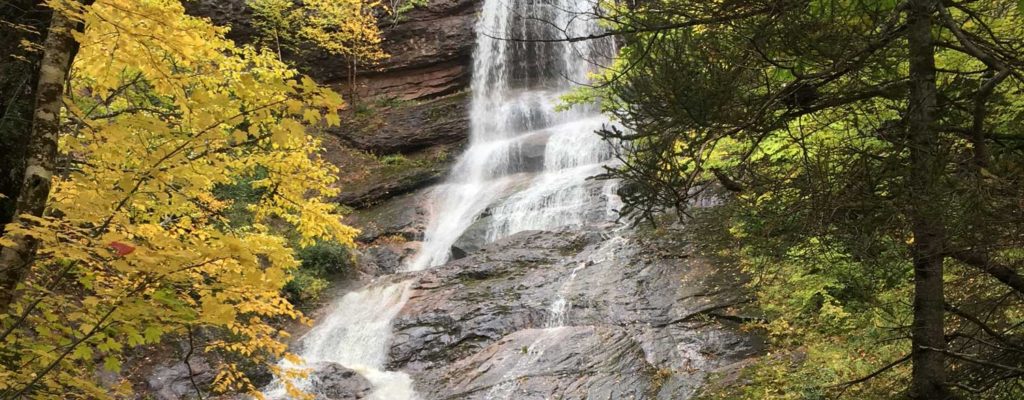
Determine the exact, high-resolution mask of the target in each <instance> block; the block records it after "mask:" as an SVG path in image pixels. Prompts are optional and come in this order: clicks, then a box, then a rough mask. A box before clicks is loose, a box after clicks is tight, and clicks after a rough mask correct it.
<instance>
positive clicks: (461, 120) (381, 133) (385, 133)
mask: <svg viewBox="0 0 1024 400" xmlns="http://www.w3.org/2000/svg"><path fill="white" fill-rule="evenodd" d="M466 94H467V93H466V92H463V93H460V94H456V95H452V96H446V97H442V98H439V99H435V100H429V101H424V102H413V103H411V104H410V102H399V103H398V104H396V105H394V106H382V107H374V108H371V109H369V111H367V112H365V113H364V115H354V116H351V117H349V118H345V119H343V121H342V124H341V125H340V126H338V127H332V128H328V129H327V132H328V133H331V134H334V135H337V136H338V137H339V138H341V139H342V141H344V142H345V143H346V144H348V145H349V146H352V147H354V148H357V149H360V150H365V151H369V152H372V153H374V154H393V153H410V152H415V151H419V150H422V149H425V148H428V147H432V146H438V145H449V144H456V143H462V142H464V141H466V140H467V139H468V137H469V111H468V105H469V96H467V95H466Z"/></svg>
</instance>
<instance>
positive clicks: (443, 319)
mask: <svg viewBox="0 0 1024 400" xmlns="http://www.w3.org/2000/svg"><path fill="white" fill-rule="evenodd" d="M408 276H409V275H408V274H406V275H403V277H405V278H403V279H408ZM413 276H416V278H415V279H414V280H413V283H412V284H411V294H410V297H409V301H408V302H407V303H406V305H405V307H404V308H403V309H402V312H401V313H399V315H398V316H397V317H396V319H395V321H394V323H393V330H394V336H393V339H392V344H391V348H390V355H389V359H390V364H389V365H390V366H389V367H390V368H393V369H402V370H404V371H406V372H408V373H410V374H411V375H412V376H413V377H414V379H415V381H416V382H417V390H418V391H419V392H420V393H422V394H423V396H424V397H425V398H431V399H435V398H436V399H445V398H460V399H461V398H471V399H502V398H504V399H534V398H536V399H543V398H579V399H583V398H648V399H653V398H663V399H684V398H687V397H688V396H689V395H690V394H692V392H693V391H694V390H696V389H697V388H698V387H699V386H700V384H701V382H702V381H703V379H704V378H705V376H706V375H707V373H709V372H710V371H713V370H715V369H717V368H721V367H725V366H727V365H729V364H731V363H733V362H738V361H740V360H742V359H743V358H745V357H747V356H749V355H750V354H753V353H755V352H756V351H757V350H758V349H759V348H760V345H759V342H758V340H757V338H756V337H754V336H752V335H749V334H744V333H740V332H738V331H737V330H736V329H735V326H736V325H735V322H734V320H735V319H737V317H736V315H734V314H733V313H737V312H738V310H739V309H741V306H742V304H743V303H744V302H745V301H746V298H745V297H744V295H743V293H742V291H740V290H736V288H737V287H738V285H739V284H740V283H741V281H742V277H741V276H736V275H734V274H732V272H731V271H721V270H718V269H716V268H715V267H714V266H713V265H712V264H711V263H709V262H708V260H706V259H703V258H700V257H696V256H694V255H693V254H692V250H691V249H690V246H689V245H688V244H687V243H685V242H682V241H680V240H678V239H672V238H671V237H644V236H642V235H637V234H635V233H631V232H621V231H620V232H609V231H607V230H606V229H603V228H602V227H591V229H590V230H589V231H588V232H582V231H578V230H567V231H561V232H539V231H528V232H521V233H519V234H516V235H513V236H512V237H510V238H508V239H504V240H500V241H498V242H496V243H493V244H491V245H488V246H486V247H485V248H484V249H482V250H480V251H479V252H477V253H474V254H471V255H469V256H467V257H466V258H463V259H460V260H456V261H453V262H450V263H448V264H445V265H443V266H440V267H436V268H433V269H430V270H427V271H423V272H418V273H415V274H413ZM510 382H514V384H510ZM609 396H610V397H609Z"/></svg>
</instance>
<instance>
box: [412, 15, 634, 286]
mask: <svg viewBox="0 0 1024 400" xmlns="http://www.w3.org/2000/svg"><path fill="white" fill-rule="evenodd" d="M596 7H597V5H596V3H595V2H592V1H591V0H486V1H485V2H484V5H483V10H482V11H481V15H480V20H479V21H478V23H477V27H476V31H477V39H476V40H477V46H476V51H475V54H474V64H473V81H472V91H473V93H472V95H473V97H472V104H471V107H470V121H471V124H470V129H471V131H470V143H469V147H468V149H467V150H466V151H465V153H463V155H462V156H461V157H460V158H459V160H458V161H457V162H456V164H455V166H454V167H453V168H452V171H451V174H450V175H449V177H448V179H447V181H446V182H445V183H444V184H443V185H440V186H439V187H437V188H436V189H435V190H434V192H433V195H432V199H431V201H430V205H429V207H428V208H429V212H430V222H429V223H428V224H427V230H426V232H425V238H424V243H423V247H422V248H421V250H420V252H419V254H418V255H417V256H416V258H415V259H413V260H412V262H411V263H410V264H409V266H408V267H409V268H410V269H411V270H420V269H424V268H426V267H429V266H435V265H440V264H443V263H444V262H445V261H447V260H448V259H449V257H450V253H451V247H452V245H453V244H455V242H456V241H457V240H458V239H459V237H460V236H461V235H462V234H463V233H464V232H465V231H466V230H467V229H468V228H469V227H470V226H472V225H473V224H480V223H483V224H486V227H485V230H486V234H485V236H486V240H487V241H494V240H497V239H500V238H502V237H505V236H508V235H511V234H513V233H516V232H520V231H524V230H531V229H552V228H558V227H564V226H578V225H582V224H585V223H591V222H597V221H600V220H605V219H608V218H609V216H610V214H614V213H610V212H609V210H608V207H607V205H608V204H609V203H610V202H614V201H615V200H614V199H612V197H614V195H613V192H614V190H610V188H611V186H613V185H615V183H614V182H600V183H598V182H594V181H592V180H588V179H587V178H589V177H592V176H594V175H596V174H599V173H601V172H602V171H603V166H604V165H606V164H607V163H608V162H609V160H610V159H611V151H610V148H609V147H608V145H607V144H606V143H604V142H603V141H602V140H601V139H600V138H599V137H598V136H597V135H596V134H595V133H594V131H595V130H597V129H599V128H601V126H602V125H603V124H607V123H608V120H607V119H606V118H604V117H603V116H602V115H601V113H600V112H599V110H598V109H597V108H596V107H594V106H575V107H572V108H571V109H569V110H565V111H561V112H557V111H555V108H556V106H557V105H558V104H559V103H560V101H561V97H562V96H563V95H565V94H566V93H568V92H570V91H571V90H573V88H574V87H575V85H577V84H578V83H580V82H586V81H587V78H588V74H590V73H592V72H595V71H596V70H597V69H598V68H599V65H598V64H600V63H603V62H606V61H607V60H609V59H610V56H611V53H612V51H613V50H614V46H613V43H612V41H611V39H599V40H587V41H582V42H577V43H569V42H567V41H543V40H545V39H559V38H566V37H582V36H588V35H593V34H598V33H600V32H601V28H600V26H599V25H598V23H597V21H596V19H595V18H594V17H593V15H594V13H595V10H596ZM538 40H541V41H538Z"/></svg>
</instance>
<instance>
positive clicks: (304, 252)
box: [284, 242, 355, 305]
mask: <svg viewBox="0 0 1024 400" xmlns="http://www.w3.org/2000/svg"><path fill="white" fill-rule="evenodd" d="M296 256H297V257H298V258H299V260H300V261H301V265H300V266H299V268H298V270H296V272H295V273H294V274H293V279H292V280H291V281H289V282H288V283H287V284H286V285H285V287H284V292H285V294H286V295H287V296H288V299H289V300H290V301H292V302H293V303H295V304H300V305H310V304H315V303H316V302H317V301H318V300H320V296H321V295H322V294H323V292H324V290H325V289H327V287H328V286H330V282H329V279H330V278H336V277H337V276H339V275H346V274H349V273H351V272H352V271H353V269H354V268H355V265H354V260H353V255H352V253H351V252H350V251H349V248H348V247H346V246H344V245H341V244H338V243H333V242H319V243H317V244H314V245H312V246H308V247H304V248H302V249H300V250H299V251H298V253H297V254H296Z"/></svg>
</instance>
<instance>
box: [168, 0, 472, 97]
mask: <svg viewBox="0 0 1024 400" xmlns="http://www.w3.org/2000/svg"><path fill="white" fill-rule="evenodd" d="M479 4H480V0H429V1H428V2H427V4H426V5H424V6H417V7H415V8H413V9H412V10H410V11H407V12H404V13H402V14H401V15H398V16H397V17H396V16H381V17H380V18H379V22H380V27H381V30H382V32H383V36H384V41H383V43H382V46H383V48H384V51H385V52H386V53H388V55H389V57H388V58H387V59H385V60H383V61H381V62H379V63H378V64H377V65H372V66H362V67H360V68H362V69H364V71H360V72H359V74H358V77H359V83H358V85H359V89H360V93H361V94H362V95H363V96H364V97H372V98H396V99H401V100H424V99H429V98H434V97H439V96H443V95H447V94H451V93H455V92H458V91H460V90H463V89H465V88H466V86H467V85H468V84H469V76H470V65H471V63H472V53H473V44H474V33H473V26H474V24H475V22H476V10H477V8H478V6H479ZM186 7H188V8H189V11H190V12H191V13H192V14H194V15H201V16H206V17H209V18H211V19H212V20H213V21H214V22H215V23H217V24H218V25H224V26H230V27H231V32H230V33H229V34H228V37H229V38H231V39H233V40H235V41H237V42H241V43H247V42H251V41H252V40H253V38H254V37H255V35H256V32H255V30H254V29H253V27H252V24H251V20H252V10H251V9H249V7H248V6H247V5H246V0H198V1H195V2H188V3H186ZM286 56H287V55H286ZM294 58H295V59H293V60H292V61H294V62H295V63H296V64H297V65H298V66H299V69H300V70H302V71H303V72H305V73H307V74H309V75H310V76H312V77H313V78H314V79H316V80H317V81H318V82H320V83H323V84H328V85H342V84H344V83H345V82H347V80H348V79H347V78H348V76H347V69H346V67H345V65H346V64H345V61H344V60H343V59H341V58H339V57H336V56H332V55H329V54H326V53H322V52H309V53H307V54H304V55H302V56H298V57H294Z"/></svg>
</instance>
